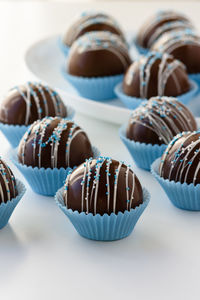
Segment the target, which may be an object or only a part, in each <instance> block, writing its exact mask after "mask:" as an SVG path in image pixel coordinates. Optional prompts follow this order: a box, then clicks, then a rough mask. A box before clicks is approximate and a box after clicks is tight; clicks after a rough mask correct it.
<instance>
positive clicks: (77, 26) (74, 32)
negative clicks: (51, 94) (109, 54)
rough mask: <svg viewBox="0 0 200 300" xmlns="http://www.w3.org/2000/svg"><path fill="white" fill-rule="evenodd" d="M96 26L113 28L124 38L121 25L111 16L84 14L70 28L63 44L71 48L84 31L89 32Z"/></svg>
mask: <svg viewBox="0 0 200 300" xmlns="http://www.w3.org/2000/svg"><path fill="white" fill-rule="evenodd" d="M96 24H105V25H108V26H110V27H113V28H115V30H116V31H117V32H119V35H120V36H121V38H122V37H123V34H122V31H121V29H120V27H119V24H118V23H117V22H116V21H115V20H114V19H113V18H112V17H111V16H108V15H106V14H104V13H99V12H83V13H82V14H81V16H78V18H77V20H76V21H75V22H74V24H73V25H72V26H71V27H70V28H69V30H68V31H67V33H66V35H65V37H64V39H63V42H64V43H66V44H67V45H68V46H71V45H72V43H73V42H74V41H75V40H76V39H77V38H78V37H79V36H80V34H81V32H82V31H87V28H88V27H90V26H92V25H96Z"/></svg>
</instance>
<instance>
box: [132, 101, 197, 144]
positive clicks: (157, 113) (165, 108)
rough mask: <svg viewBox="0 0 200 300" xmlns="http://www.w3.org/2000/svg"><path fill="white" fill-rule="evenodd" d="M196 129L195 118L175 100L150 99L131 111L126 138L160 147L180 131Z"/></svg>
mask: <svg viewBox="0 0 200 300" xmlns="http://www.w3.org/2000/svg"><path fill="white" fill-rule="evenodd" d="M196 129H197V125H196V121H195V118H194V117H193V115H192V114H191V112H190V111H189V110H188V108H187V107H186V106H184V105H183V104H182V103H180V102H179V101H178V100H177V99H176V98H173V97H152V98H150V99H149V100H148V101H147V102H146V103H145V104H143V105H141V106H139V107H138V108H137V109H135V110H134V111H133V113H132V115H131V117H130V119H129V123H128V126H127V130H126V136H127V138H128V139H130V140H134V141H135V142H140V143H146V144H152V145H154V144H157V145H162V144H168V143H169V142H170V141H171V140H172V138H173V137H174V136H175V135H177V134H178V133H180V132H182V131H188V130H190V131H193V130H196Z"/></svg>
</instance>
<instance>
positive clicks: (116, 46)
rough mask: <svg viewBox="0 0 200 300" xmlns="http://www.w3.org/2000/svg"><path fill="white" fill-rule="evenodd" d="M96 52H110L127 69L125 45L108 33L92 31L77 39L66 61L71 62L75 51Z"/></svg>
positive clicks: (127, 60)
mask: <svg viewBox="0 0 200 300" xmlns="http://www.w3.org/2000/svg"><path fill="white" fill-rule="evenodd" d="M98 50H107V51H109V52H112V53H113V54H114V55H116V56H117V57H118V58H119V60H120V61H121V63H122V64H123V66H124V68H125V69H126V68H127V67H128V63H129V61H130V58H129V54H128V49H127V46H126V44H125V43H124V42H123V41H122V39H121V38H120V37H119V36H118V35H116V34H113V33H111V32H108V31H92V32H88V33H86V34H84V35H83V36H81V37H80V38H78V39H77V40H76V41H75V42H74V43H73V45H72V47H71V49H70V53H69V57H68V60H69V61H70V60H71V57H72V56H73V54H74V53H75V52H76V51H78V53H83V52H88V51H98Z"/></svg>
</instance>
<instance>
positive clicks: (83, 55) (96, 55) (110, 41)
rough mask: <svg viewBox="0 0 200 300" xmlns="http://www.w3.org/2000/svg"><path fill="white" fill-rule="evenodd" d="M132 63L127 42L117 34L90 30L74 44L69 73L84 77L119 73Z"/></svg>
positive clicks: (71, 50)
mask: <svg viewBox="0 0 200 300" xmlns="http://www.w3.org/2000/svg"><path fill="white" fill-rule="evenodd" d="M130 63H131V59H130V57H129V54H128V49H127V46H126V44H125V43H124V42H123V41H122V40H121V39H120V37H119V36H118V35H116V34H112V33H110V32H106V31H94V32H89V33H86V34H84V35H83V36H81V37H80V38H78V39H77V40H76V41H75V42H74V43H73V45H72V47H71V49H70V53H69V57H68V66H67V69H68V73H69V74H71V75H75V76H83V77H100V76H109V75H118V74H122V73H124V72H125V71H126V69H127V68H128V66H129V65H130Z"/></svg>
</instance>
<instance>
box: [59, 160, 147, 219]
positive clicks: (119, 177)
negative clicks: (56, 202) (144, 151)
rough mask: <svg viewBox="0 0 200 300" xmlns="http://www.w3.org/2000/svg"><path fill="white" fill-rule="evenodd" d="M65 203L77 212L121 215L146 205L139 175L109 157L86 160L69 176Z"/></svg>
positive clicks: (65, 191) (66, 184)
mask: <svg viewBox="0 0 200 300" xmlns="http://www.w3.org/2000/svg"><path fill="white" fill-rule="evenodd" d="M63 197H64V202H65V205H66V207H67V208H68V209H69V208H71V209H72V210H73V211H75V210H77V211H78V212H85V213H87V214H88V213H92V214H94V215H96V214H100V215H103V214H104V213H107V214H109V215H110V214H111V213H116V214H117V213H118V212H124V211H125V210H128V211H130V209H131V208H135V207H136V206H139V205H140V204H141V203H143V193H142V188H141V185H140V182H139V180H138V178H137V176H136V175H135V174H134V173H133V171H132V170H131V169H130V166H126V165H125V164H124V163H122V162H119V161H116V160H114V159H111V158H107V157H105V158H104V157H100V158H98V159H89V160H86V162H85V163H83V164H82V165H81V166H79V167H78V168H77V169H76V170H74V171H73V172H72V173H71V174H70V175H68V176H67V179H66V183H65V187H64V195H63Z"/></svg>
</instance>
